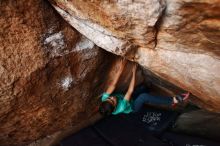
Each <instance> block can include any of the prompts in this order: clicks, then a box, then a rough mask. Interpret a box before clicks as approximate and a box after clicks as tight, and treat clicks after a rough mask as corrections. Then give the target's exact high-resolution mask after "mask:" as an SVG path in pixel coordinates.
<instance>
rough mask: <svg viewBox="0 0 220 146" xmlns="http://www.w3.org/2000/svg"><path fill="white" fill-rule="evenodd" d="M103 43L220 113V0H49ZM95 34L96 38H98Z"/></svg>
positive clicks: (84, 32) (87, 33) (207, 107)
mask: <svg viewBox="0 0 220 146" xmlns="http://www.w3.org/2000/svg"><path fill="white" fill-rule="evenodd" d="M50 1H51V3H52V4H53V6H54V7H55V9H56V10H57V11H58V12H59V13H60V14H61V15H62V16H63V18H64V19H66V20H67V21H68V22H69V24H71V25H72V26H73V27H74V28H76V29H77V30H78V31H79V32H80V33H82V34H83V35H85V36H87V37H88V38H89V39H90V40H92V41H93V42H94V43H95V44H96V45H98V46H99V47H101V48H103V49H105V50H107V51H109V52H112V53H115V54H117V55H121V56H124V57H126V58H127V59H130V60H133V61H136V62H138V63H139V64H140V65H142V66H143V67H144V68H146V69H149V70H150V71H152V72H153V73H154V74H156V75H157V76H159V77H160V78H162V79H165V80H167V81H169V82H171V83H173V84H175V85H177V86H178V87H180V88H182V89H185V90H188V91H190V92H191V93H192V94H194V95H195V96H197V97H198V98H195V103H196V104H198V105H200V106H201V107H203V108H206V109H209V110H212V111H215V112H220V106H219V105H220V74H219V73H220V61H219V59H220V51H219V47H220V41H219V40H220V39H219V38H220V11H219V9H220V0H213V1H207V0H199V1H194V0H151V1H150V0H149V1H146V0H138V1H136V0H135V1H133V0H118V1H114V0H112V1H100V0H95V1H94V0H88V1H74V0H68V1H66V0H50ZM94 36H96V37H94Z"/></svg>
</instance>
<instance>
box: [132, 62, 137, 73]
mask: <svg viewBox="0 0 220 146" xmlns="http://www.w3.org/2000/svg"><path fill="white" fill-rule="evenodd" d="M136 70H137V63H134V64H133V67H132V72H133V74H134V73H136Z"/></svg>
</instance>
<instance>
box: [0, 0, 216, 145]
mask: <svg viewBox="0 0 220 146" xmlns="http://www.w3.org/2000/svg"><path fill="white" fill-rule="evenodd" d="M52 6H53V7H54V8H55V9H54V8H53V7H52ZM56 10H57V11H56ZM219 10H220V0H212V1H207V0H198V1H193V0H149V1H146V0H138V1H136V0H134V1H132V0H118V1H115V0H110V1H109V0H108V1H107V0H106V1H100V0H88V1H81V0H80V1H75V0H68V1H67V0H50V3H49V2H48V1H47V0H30V1H25V0H0V131H1V132H0V145H3V146H6V145H25V144H29V143H31V142H33V141H34V140H37V139H39V138H43V137H45V136H47V135H50V134H53V133H54V132H56V131H59V130H62V129H66V128H68V127H72V126H74V125H76V124H78V123H80V122H82V121H86V120H87V119H89V118H90V117H91V116H92V114H93V113H92V112H91V111H93V110H94V109H95V107H96V105H97V102H98V96H99V95H100V94H101V93H102V91H103V90H104V89H105V88H106V86H107V85H108V82H109V81H111V80H112V78H114V72H115V71H116V70H115V69H116V66H117V61H118V58H119V57H117V56H115V55H113V54H112V53H114V54H116V55H120V56H123V57H125V58H126V59H128V60H130V61H134V62H137V63H139V64H140V68H141V70H142V72H143V75H144V76H143V75H142V74H141V71H140V72H139V74H138V81H137V82H141V80H143V79H144V78H145V80H151V81H153V82H154V83H155V84H158V85H163V86H164V87H165V88H167V90H169V91H172V92H180V91H182V90H187V91H190V92H191V93H192V94H193V95H194V96H193V97H192V102H193V103H194V104H196V105H198V106H199V107H201V108H203V109H208V110H210V111H213V112H219V111H220V106H219V105H220V74H219V73H220V61H219V55H220V53H219V52H220V51H219V48H220V41H219V40H220V39H219V38H220V11H219ZM65 20H66V21H65ZM109 52H111V53H109ZM130 66H131V63H130V64H129V65H128V66H127V67H126V70H125V71H124V73H123V75H122V78H121V79H120V84H119V86H118V89H120V90H124V89H126V87H127V85H128V82H129V79H130ZM150 77H151V78H150Z"/></svg>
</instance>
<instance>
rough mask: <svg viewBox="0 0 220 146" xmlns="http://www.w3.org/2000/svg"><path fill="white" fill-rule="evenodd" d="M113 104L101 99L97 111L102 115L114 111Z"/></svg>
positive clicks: (107, 114)
mask: <svg viewBox="0 0 220 146" xmlns="http://www.w3.org/2000/svg"><path fill="white" fill-rule="evenodd" d="M114 108H115V107H114V105H112V104H111V103H110V102H109V101H103V102H102V103H101V104H100V106H99V112H100V113H101V114H102V115H103V116H109V115H111V113H112V112H113V111H114Z"/></svg>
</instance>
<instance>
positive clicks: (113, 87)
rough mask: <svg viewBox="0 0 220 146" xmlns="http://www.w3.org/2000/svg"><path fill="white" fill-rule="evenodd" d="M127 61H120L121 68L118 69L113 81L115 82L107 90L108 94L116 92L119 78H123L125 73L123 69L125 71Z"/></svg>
mask: <svg viewBox="0 0 220 146" xmlns="http://www.w3.org/2000/svg"><path fill="white" fill-rule="evenodd" d="M126 62H127V61H126V60H124V59H120V64H119V68H118V69H117V73H116V75H115V78H114V79H113V81H112V82H111V83H110V84H109V86H108V88H107V90H106V93H107V94H111V93H112V92H113V91H114V90H115V87H116V85H117V82H118V80H119V77H120V76H121V74H122V72H123V69H124V66H125V64H126Z"/></svg>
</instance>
